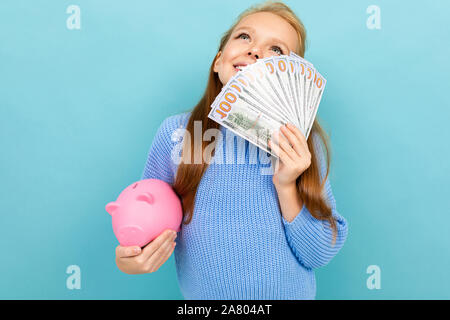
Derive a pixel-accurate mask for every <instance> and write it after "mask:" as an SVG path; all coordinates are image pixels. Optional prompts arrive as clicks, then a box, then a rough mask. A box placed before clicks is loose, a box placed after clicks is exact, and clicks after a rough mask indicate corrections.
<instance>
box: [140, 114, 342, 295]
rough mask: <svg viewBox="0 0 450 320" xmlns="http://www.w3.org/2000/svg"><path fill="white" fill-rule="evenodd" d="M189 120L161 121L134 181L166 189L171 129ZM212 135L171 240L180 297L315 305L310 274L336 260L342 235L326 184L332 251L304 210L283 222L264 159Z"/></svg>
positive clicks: (173, 144) (173, 143) (174, 140)
mask: <svg viewBox="0 0 450 320" xmlns="http://www.w3.org/2000/svg"><path fill="white" fill-rule="evenodd" d="M189 116H190V113H188V112H186V113H182V114H178V115H175V116H171V117H169V118H167V119H165V120H164V121H163V123H162V124H161V126H160V127H159V129H158V131H157V133H156V135H155V137H154V140H153V143H152V145H151V147H150V150H149V153H148V158H147V162H146V164H145V168H144V171H143V174H142V177H141V179H160V180H163V181H166V182H167V183H169V184H171V185H173V182H174V179H175V177H176V170H177V164H176V163H174V161H173V160H172V159H176V157H172V156H173V155H179V154H180V153H179V152H180V151H181V137H182V132H180V130H178V131H176V129H177V128H185V127H186V124H187V121H188V119H189ZM220 130H221V132H222V134H223V140H222V141H221V142H219V145H218V148H217V151H216V156H215V159H217V160H216V161H217V163H211V164H210V165H209V166H208V169H207V171H206V172H205V174H204V175H203V178H202V180H201V182H200V185H199V188H198V190H197V194H196V198H195V210H194V214H193V218H192V221H191V223H190V224H188V225H182V229H181V231H180V232H178V237H177V239H176V242H177V246H176V247H175V252H174V254H175V263H176V269H177V275H178V282H179V286H180V290H181V292H182V294H183V296H184V298H185V299H209V300H217V299H227V300H243V299H261V300H268V299H286V300H287V299H296V300H298V299H315V295H316V281H315V275H314V269H315V268H319V267H322V266H324V265H326V264H327V263H328V262H329V261H330V260H331V259H332V258H333V257H334V256H335V255H336V254H337V253H338V251H339V250H340V248H341V247H342V246H343V244H344V242H345V239H346V237H347V230H348V229H347V222H346V220H345V219H344V218H343V217H342V216H341V215H340V214H339V213H338V212H337V210H336V202H335V199H334V197H333V193H332V190H331V186H330V182H329V181H328V179H327V181H326V185H325V188H324V195H326V199H327V200H328V201H329V203H330V204H331V206H332V210H333V216H334V218H335V219H336V222H337V228H338V234H337V239H336V244H335V245H334V246H333V245H332V244H331V241H332V230H331V228H330V225H329V223H328V222H326V221H321V220H317V219H315V218H314V217H313V216H312V215H311V214H310V213H309V211H308V209H307V208H306V207H305V206H303V208H302V210H301V211H300V212H299V214H298V215H297V216H296V218H295V219H294V220H293V221H292V222H290V223H289V222H287V221H286V220H285V219H284V218H283V217H282V214H281V210H280V207H279V203H278V196H277V192H276V189H275V187H274V185H273V183H272V177H273V171H272V170H271V169H270V165H271V163H270V161H268V159H270V158H269V154H268V153H266V152H264V151H262V150H260V149H259V148H257V147H255V146H253V145H252V144H249V143H248V142H247V141H245V140H244V139H242V138H240V137H239V136H236V135H234V134H233V133H232V132H231V131H229V130H227V129H225V128H224V127H222V126H220ZM177 133H178V134H177ZM180 133H181V134H180ZM233 137H234V139H233ZM312 138H313V142H314V144H315V146H316V147H318V148H319V149H318V150H322V152H321V153H320V154H319V160H320V167H321V175H322V177H323V176H324V174H325V172H326V163H325V159H324V153H323V148H322V145H321V144H320V142H319V139H318V137H316V136H312ZM192 142H193V140H192ZM221 152H222V154H221ZM221 158H222V159H223V160H222V162H223V163H220V160H218V159H221Z"/></svg>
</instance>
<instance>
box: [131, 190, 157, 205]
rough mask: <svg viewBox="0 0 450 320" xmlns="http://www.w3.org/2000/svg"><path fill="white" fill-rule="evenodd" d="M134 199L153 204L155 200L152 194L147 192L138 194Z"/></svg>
mask: <svg viewBox="0 0 450 320" xmlns="http://www.w3.org/2000/svg"><path fill="white" fill-rule="evenodd" d="M136 200H137V201H145V202H147V203H148V204H153V202H155V200H154V198H153V195H152V194H151V193H148V192H145V193H141V194H140V195H138V196H137V198H136Z"/></svg>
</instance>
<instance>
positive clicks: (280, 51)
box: [272, 46, 283, 55]
mask: <svg viewBox="0 0 450 320" xmlns="http://www.w3.org/2000/svg"><path fill="white" fill-rule="evenodd" d="M272 49H275V50H274V51H276V50H278V52H277V53H278V54H280V55H281V54H283V50H281V48H280V47H278V46H273V47H272Z"/></svg>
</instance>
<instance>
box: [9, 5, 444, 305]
mask: <svg viewBox="0 0 450 320" xmlns="http://www.w3.org/2000/svg"><path fill="white" fill-rule="evenodd" d="M253 3H255V2H253V1H242V0H239V1H237V0H233V1H207V0H204V1H167V2H166V1H144V0H140V1H137V0H135V1H106V0H96V1H87V0H78V1H56V0H53V1H43V0H40V1H31V0H28V1H18V0H2V1H1V2H0V111H1V113H0V139H1V140H0V148H1V158H0V159H1V167H0V168H1V169H0V170H1V184H0V200H1V209H0V210H1V214H0V240H1V244H2V248H1V258H0V259H1V260H0V298H2V299H182V298H183V297H182V295H181V293H180V292H179V289H178V283H177V278H176V270H175V264H174V257H173V256H172V257H171V258H170V259H169V260H168V262H167V263H166V264H164V265H163V266H162V267H161V269H160V270H159V271H158V272H156V273H154V274H147V275H138V276H130V275H126V274H124V273H122V272H120V271H119V270H118V269H117V267H116V265H115V261H114V259H115V247H116V245H117V240H116V238H115V236H114V234H113V232H112V228H111V219H110V216H109V215H108V214H107V213H106V211H105V210H104V206H105V204H106V203H108V202H109V201H112V200H114V199H115V198H116V197H117V195H118V193H119V192H120V191H121V190H122V189H123V188H124V187H126V186H127V185H129V184H130V183H131V182H133V181H136V180H138V179H139V178H140V175H141V173H142V170H143V166H144V163H145V160H146V156H147V151H148V148H149V146H150V144H151V142H152V139H153V136H154V134H155V132H156V129H157V127H158V126H159V124H160V123H161V121H162V120H163V119H165V118H166V117H168V116H170V115H173V114H176V113H180V112H183V111H186V110H189V109H190V108H192V107H193V106H194V105H195V103H196V102H197V101H198V100H199V98H200V97H201V95H202V93H203V91H204V88H205V85H206V79H207V78H206V76H207V73H208V69H209V66H210V63H211V61H212V59H213V57H214V55H215V53H216V50H217V47H218V44H219V39H220V36H221V35H222V33H223V32H225V31H226V30H227V29H228V27H229V26H230V25H231V23H232V22H233V21H234V19H235V18H236V17H237V15H238V14H239V13H240V12H242V11H243V10H244V9H246V8H247V7H248V6H249V5H250V4H253ZM286 3H287V4H288V5H290V6H291V8H292V9H293V10H294V11H295V12H296V13H297V14H298V16H299V17H300V18H301V19H302V20H303V22H304V24H305V26H306V28H307V31H308V37H309V40H308V45H309V46H308V49H307V52H306V58H307V59H308V60H310V61H312V62H313V63H314V64H315V65H316V66H317V67H318V69H319V70H320V71H321V72H323V74H324V75H325V77H326V78H327V80H328V83H327V88H326V90H325V95H324V97H323V100H322V103H321V106H320V109H319V117H320V119H321V120H322V124H323V125H324V126H325V128H326V129H327V131H328V132H329V134H330V136H331V145H332V173H331V183H332V187H333V191H334V195H335V197H336V201H337V206H338V210H339V212H340V213H341V214H342V215H343V216H344V217H345V218H346V219H347V220H348V222H349V225H350V233H349V237H348V239H347V242H346V244H345V246H344V247H343V249H342V250H341V252H340V253H339V254H338V255H337V256H336V257H335V258H334V259H333V260H332V261H331V263H330V264H329V265H327V266H325V267H324V268H321V269H318V270H317V271H316V276H317V299H449V298H450V292H449V285H450V275H449V270H450V252H449V251H450V249H449V247H450V246H449V245H450V232H449V231H450V227H449V226H450V202H449V196H450V192H449V191H450V190H449V178H450V162H449V155H450V151H449V147H448V145H449V138H450V132H449V129H448V121H449V119H450V100H449V89H450V87H449V82H450V81H449V79H448V76H449V73H450V62H449V58H448V57H449V56H450V44H449V39H450V28H449V26H448V16H447V13H448V12H449V10H450V3H449V2H448V1H444V0H441V1H437V0H436V1H413V2H412V1H386V0H384V1H380V0H373V1H361V0H354V1H331V0H330V1H286ZM71 4H76V5H78V6H80V8H81V29H80V30H69V29H67V27H66V19H67V18H68V17H69V14H67V13H66V9H67V7H68V6H69V5H71ZM372 4H374V5H378V6H379V7H380V8H381V30H369V29H368V28H367V27H366V20H367V18H368V17H369V14H367V13H366V8H367V7H368V6H369V5H372ZM69 265H78V266H80V268H81V289H80V290H68V289H67V288H66V279H67V277H68V276H69V275H68V274H66V268H67V267H68V266H69ZM369 265H378V266H379V267H380V268H381V289H379V290H369V289H368V288H367V286H366V280H367V278H368V277H369V275H368V274H367V273H366V269H367V267H368V266H369Z"/></svg>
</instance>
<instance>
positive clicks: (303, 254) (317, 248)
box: [282, 136, 348, 269]
mask: <svg viewBox="0 0 450 320" xmlns="http://www.w3.org/2000/svg"><path fill="white" fill-rule="evenodd" d="M313 138H314V140H313V141H314V144H315V150H318V154H319V156H318V158H319V163H320V165H319V167H320V171H321V178H323V177H324V176H325V173H326V163H325V162H326V161H325V158H324V152H323V148H322V147H321V144H320V142H319V138H318V136H317V137H313ZM324 195H325V199H327V201H328V203H329V204H330V205H331V209H332V215H333V218H334V219H335V221H336V226H337V235H336V243H335V244H334V245H333V244H332V239H333V230H332V229H331V227H330V223H329V222H328V221H325V220H318V219H316V218H314V217H313V216H312V215H311V213H310V212H309V210H308V209H307V208H306V206H305V205H303V208H302V209H301V210H300V212H299V213H298V215H297V216H296V217H295V218H294V220H293V221H291V222H288V221H287V220H285V219H284V217H282V220H283V225H284V228H285V231H286V238H287V241H288V243H289V246H290V247H291V249H292V251H293V253H294V254H295V256H296V258H297V260H298V261H299V262H300V264H302V265H303V266H304V267H306V268H308V269H315V268H319V267H323V266H325V265H326V264H328V263H329V262H330V261H331V259H332V258H333V257H334V256H335V255H336V254H337V253H338V252H339V250H340V249H341V248H342V246H343V245H344V242H345V240H346V238H347V233H348V226H347V221H346V220H345V218H344V217H342V216H341V215H340V214H339V213H338V211H337V208H336V201H335V199H334V196H333V192H332V189H331V185H330V181H329V179H328V178H327V180H326V182H325V187H324Z"/></svg>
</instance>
